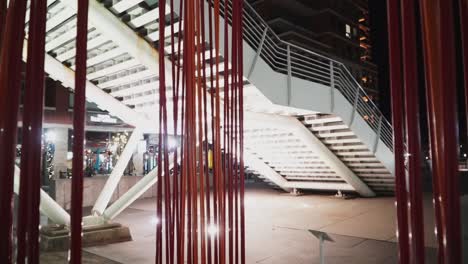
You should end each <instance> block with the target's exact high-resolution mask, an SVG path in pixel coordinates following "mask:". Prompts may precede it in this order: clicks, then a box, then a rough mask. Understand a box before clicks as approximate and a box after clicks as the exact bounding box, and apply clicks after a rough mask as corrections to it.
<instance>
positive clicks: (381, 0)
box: [369, 0, 468, 151]
mask: <svg viewBox="0 0 468 264" xmlns="http://www.w3.org/2000/svg"><path fill="white" fill-rule="evenodd" d="M386 2H387V0H369V12H370V23H371V33H372V46H373V48H372V52H373V57H374V63H375V64H376V65H377V66H378V68H379V91H380V109H381V111H382V112H383V113H384V115H385V116H387V118H388V119H389V120H391V108H390V103H391V102H390V98H391V96H390V87H389V72H388V71H389V65H388V31H387V7H386ZM456 2H457V1H454V3H456ZM418 9H419V8H418V7H417V8H416V10H418ZM454 10H458V7H457V6H456V4H455V8H454ZM418 13H419V12H416V16H417V19H418V20H419V14H418ZM454 22H455V32H456V41H455V43H456V45H457V46H456V47H455V52H456V58H457V83H458V84H457V88H458V89H457V91H458V105H457V107H458V117H459V130H460V131H459V133H460V135H465V134H466V132H465V131H466V125H465V123H466V122H465V120H464V108H465V105H464V96H465V95H464V89H463V77H462V61H461V58H462V56H461V46H460V45H461V39H460V34H459V33H460V28H459V21H458V17H457V16H455V21H454ZM417 45H418V47H422V41H421V28H418V34H417ZM422 50H423V49H422V48H419V49H418V61H419V63H418V65H420V66H421V67H419V78H418V80H419V86H420V87H419V88H420V89H419V97H420V102H419V103H420V121H421V122H420V125H421V140H422V144H423V151H424V150H427V148H428V133H427V121H428V120H427V114H426V113H427V109H426V100H425V98H426V94H425V83H424V81H425V78H424V59H423V54H422ZM465 141H466V137H465V136H460V143H461V144H463V145H465V144H464V143H466V142H465ZM462 151H468V149H467V150H462Z"/></svg>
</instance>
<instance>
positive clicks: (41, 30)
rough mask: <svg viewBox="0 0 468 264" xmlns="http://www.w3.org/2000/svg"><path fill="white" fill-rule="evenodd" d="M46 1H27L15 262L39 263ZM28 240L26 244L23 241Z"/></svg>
mask: <svg viewBox="0 0 468 264" xmlns="http://www.w3.org/2000/svg"><path fill="white" fill-rule="evenodd" d="M46 13H47V1H45V0H35V1H34V0H33V1H31V18H30V23H29V26H30V30H29V32H30V35H29V42H28V54H29V56H28V60H27V74H26V86H25V87H26V88H25V96H24V98H25V101H24V111H23V130H22V132H23V133H22V134H23V136H22V139H23V142H22V156H21V172H20V177H21V181H20V195H19V211H18V232H17V238H18V254H17V262H18V263H24V262H25V257H26V255H28V260H29V263H39V244H38V242H39V203H40V188H41V177H40V169H41V143H42V115H43V100H44V81H45V79H44V76H45V74H44V56H45V55H44V54H45V49H44V48H45V25H46ZM26 241H28V243H29V244H27V243H26Z"/></svg>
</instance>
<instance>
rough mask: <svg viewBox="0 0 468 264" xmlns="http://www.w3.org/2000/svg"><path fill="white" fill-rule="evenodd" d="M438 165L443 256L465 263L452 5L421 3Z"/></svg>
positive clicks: (436, 182)
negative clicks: (463, 254) (462, 243)
mask: <svg viewBox="0 0 468 264" xmlns="http://www.w3.org/2000/svg"><path fill="white" fill-rule="evenodd" d="M420 7H421V18H422V24H423V39H424V55H425V65H426V77H427V79H428V82H427V85H426V86H427V90H428V93H429V96H428V98H429V99H430V101H429V102H428V105H429V111H430V113H429V114H430V116H431V117H432V119H431V120H430V124H429V125H430V129H431V133H430V134H431V142H432V146H431V151H432V158H433V164H434V166H433V167H434V173H433V174H434V176H433V181H434V186H435V187H436V188H435V189H436V191H437V192H438V193H437V196H435V197H434V203H435V204H436V209H439V210H440V221H438V222H437V223H438V224H439V225H440V226H439V227H438V228H437V230H438V231H441V234H438V236H437V238H438V241H439V256H440V259H442V263H450V264H452V263H453V264H456V263H461V228H460V226H461V223H460V196H459V195H460V194H459V189H458V188H459V186H458V182H459V175H458V161H457V156H458V155H457V138H458V134H457V129H458V127H457V114H456V81H455V79H456V76H455V53H454V48H455V45H454V19H453V6H452V3H451V2H450V1H449V2H445V1H423V0H421V1H420Z"/></svg>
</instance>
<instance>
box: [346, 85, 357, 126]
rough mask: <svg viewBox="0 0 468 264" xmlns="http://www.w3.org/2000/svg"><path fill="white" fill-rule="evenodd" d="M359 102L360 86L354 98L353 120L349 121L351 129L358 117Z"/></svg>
mask: <svg viewBox="0 0 468 264" xmlns="http://www.w3.org/2000/svg"><path fill="white" fill-rule="evenodd" d="M358 101H359V86H357V89H356V94H355V96H354V103H353V111H351V119H350V120H349V125H348V126H349V127H351V125H352V124H353V122H354V117H355V116H356V111H357V104H358Z"/></svg>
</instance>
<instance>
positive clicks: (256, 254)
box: [86, 185, 436, 264]
mask: <svg viewBox="0 0 468 264" xmlns="http://www.w3.org/2000/svg"><path fill="white" fill-rule="evenodd" d="M426 200H427V201H426V203H425V214H426V215H427V216H428V217H426V219H428V218H429V216H430V215H431V214H432V212H431V211H430V209H431V208H432V206H431V204H430V199H426ZM245 206H246V243H247V249H246V254H247V263H249V264H250V263H262V264H273V263H274V264H286V263H293V264H302V263H304V264H305V263H307V264H311V263H319V257H318V241H317V239H316V238H315V237H313V236H312V235H311V234H310V233H309V232H308V231H307V230H308V229H313V230H320V231H323V232H327V233H330V235H331V236H332V238H333V239H334V240H335V241H336V242H335V243H327V244H326V245H325V256H326V263H327V264H330V263H340V264H342V263H347V264H354V263H356V264H358V263H359V264H367V263H369V264H371V263H372V264H375V263H385V264H386V263H397V259H396V256H397V248H396V243H395V242H394V241H395V210H394V198H393V197H380V198H372V199H365V198H356V199H351V200H344V199H340V198H335V197H333V196H330V195H317V194H308V195H303V196H291V195H289V194H285V193H281V192H278V191H275V190H272V189H269V188H265V187H262V186H259V185H254V186H249V187H248V188H247V190H246V204H245ZM155 208H156V207H155V200H153V199H146V200H140V201H137V202H135V203H134V204H132V206H130V207H129V208H128V209H126V210H125V211H124V212H123V213H122V214H121V215H120V216H119V217H118V218H117V219H115V221H116V222H119V223H121V224H124V225H128V226H129V227H130V230H131V232H132V236H133V239H134V241H132V242H125V243H119V244H113V245H106V246H99V247H91V248H87V249H86V251H88V252H91V253H94V254H96V255H99V256H103V257H105V258H109V259H111V260H115V261H117V262H120V263H131V264H140V263H141V264H146V263H153V262H154V247H155V246H154V245H155V240H154V235H155V221H154V219H155V218H154V215H155ZM425 226H426V228H425V229H426V245H427V246H428V249H427V255H428V260H429V261H427V263H435V262H432V261H435V259H436V258H435V254H436V250H435V249H434V248H433V247H434V245H435V238H434V235H433V230H434V227H433V222H432V221H430V220H429V221H427V223H426V225H425Z"/></svg>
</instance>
